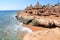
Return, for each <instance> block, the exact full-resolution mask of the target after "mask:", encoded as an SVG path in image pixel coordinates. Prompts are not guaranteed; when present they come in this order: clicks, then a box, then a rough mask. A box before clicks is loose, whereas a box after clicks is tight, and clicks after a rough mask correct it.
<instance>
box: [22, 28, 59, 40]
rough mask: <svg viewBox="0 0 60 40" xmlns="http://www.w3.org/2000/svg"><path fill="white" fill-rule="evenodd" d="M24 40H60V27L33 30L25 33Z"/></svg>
mask: <svg viewBox="0 0 60 40" xmlns="http://www.w3.org/2000/svg"><path fill="white" fill-rule="evenodd" d="M23 40H60V28H54V29H48V30H40V31H37V32H32V33H29V34H27V35H25V36H24V38H23Z"/></svg>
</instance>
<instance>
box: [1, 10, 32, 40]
mask: <svg viewBox="0 0 60 40" xmlns="http://www.w3.org/2000/svg"><path fill="white" fill-rule="evenodd" d="M18 11H19V10H9V11H0V40H22V39H23V35H25V34H26V33H29V32H32V31H31V30H30V29H29V28H25V27H23V25H22V24H23V23H22V22H19V21H18V20H17V19H16V17H15V16H16V12H18Z"/></svg>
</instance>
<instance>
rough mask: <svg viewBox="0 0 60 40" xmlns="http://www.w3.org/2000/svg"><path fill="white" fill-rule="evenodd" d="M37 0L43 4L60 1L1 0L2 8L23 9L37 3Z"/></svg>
mask: <svg viewBox="0 0 60 40" xmlns="http://www.w3.org/2000/svg"><path fill="white" fill-rule="evenodd" d="M37 1H38V2H39V3H40V4H41V5H46V4H51V5H54V4H56V3H60V0H0V10H23V9H24V8H26V7H27V6H29V5H30V4H32V5H35V4H36V3H37Z"/></svg>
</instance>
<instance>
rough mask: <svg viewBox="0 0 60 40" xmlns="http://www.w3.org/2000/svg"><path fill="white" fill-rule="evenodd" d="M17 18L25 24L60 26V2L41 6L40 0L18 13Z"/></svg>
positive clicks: (49, 26)
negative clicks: (54, 4)
mask: <svg viewBox="0 0 60 40" xmlns="http://www.w3.org/2000/svg"><path fill="white" fill-rule="evenodd" d="M17 19H18V20H19V21H22V22H23V23H24V24H29V25H33V26H43V27H48V28H51V27H60V4H58V5H56V6H51V5H50V4H48V5H46V6H41V5H40V4H39V2H37V4H36V5H35V6H32V5H30V7H27V8H25V10H23V11H21V12H18V13H17Z"/></svg>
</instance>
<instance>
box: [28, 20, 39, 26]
mask: <svg viewBox="0 0 60 40" xmlns="http://www.w3.org/2000/svg"><path fill="white" fill-rule="evenodd" d="M29 25H32V26H38V25H39V23H38V22H37V21H36V20H32V22H31V23H29Z"/></svg>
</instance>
